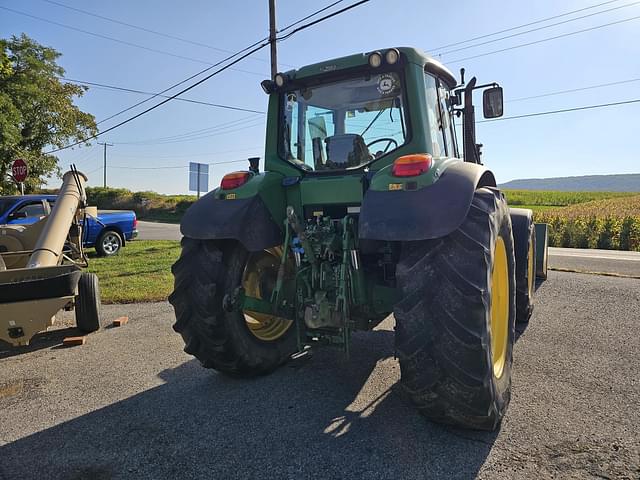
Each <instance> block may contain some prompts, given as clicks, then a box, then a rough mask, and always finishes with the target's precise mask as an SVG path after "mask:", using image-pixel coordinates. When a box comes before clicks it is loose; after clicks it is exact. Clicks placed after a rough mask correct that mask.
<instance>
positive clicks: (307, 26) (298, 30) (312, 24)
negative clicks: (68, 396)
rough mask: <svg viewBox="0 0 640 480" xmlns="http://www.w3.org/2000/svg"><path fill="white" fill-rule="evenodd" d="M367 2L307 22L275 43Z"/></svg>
mask: <svg viewBox="0 0 640 480" xmlns="http://www.w3.org/2000/svg"><path fill="white" fill-rule="evenodd" d="M368 1H369V0H360V1H359V2H356V3H352V4H351V5H349V6H348V7H344V8H342V9H340V10H337V11H335V12H333V13H330V14H329V15H325V16H324V17H321V18H319V19H317V20H314V21H313V22H309V23H306V24H304V25H302V26H301V27H298V28H295V29H293V30H292V31H291V32H289V33H287V34H286V35H284V36H281V37H278V38H277V39H276V40H277V41H282V40H286V39H287V38H289V37H290V36H292V35H295V34H296V33H298V32H301V31H302V30H305V29H307V28H309V27H313V26H314V25H316V24H318V23H320V22H323V21H325V20H327V19H329V18H331V17H335V16H336V15H340V14H341V13H344V12H346V11H347V10H351V9H352V8H355V7H357V6H359V5H362V4H363V3H367V2H368ZM337 3H340V2H337ZM323 10H324V9H323ZM310 16H313V15H310ZM292 25H293V24H292ZM292 25H289V26H288V27H286V28H284V29H283V31H284V30H288V29H289V28H290V27H291V26H292Z"/></svg>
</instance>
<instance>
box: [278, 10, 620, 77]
mask: <svg viewBox="0 0 640 480" xmlns="http://www.w3.org/2000/svg"><path fill="white" fill-rule="evenodd" d="M615 1H619V0H615ZM342 2H344V0H338V1H337V2H333V3H331V4H329V5H327V6H326V7H323V8H321V9H320V10H316V11H315V12H313V13H311V14H309V15H307V16H306V17H302V18H301V19H300V20H296V21H295V22H293V23H291V24H289V25H287V26H286V27H284V28H283V29H280V30H278V33H283V32H286V31H287V30H289V29H291V28H293V27H295V26H296V25H299V24H301V23H302V22H304V21H305V20H309V19H310V18H311V17H315V16H316V15H320V14H321V13H322V12H326V11H327V10H329V9H330V8H332V7H335V6H336V5H338V4H339V3H342ZM282 65H286V66H288V67H292V66H293V65H287V64H286V63H283V64H282Z"/></svg>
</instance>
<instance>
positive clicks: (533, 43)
mask: <svg viewBox="0 0 640 480" xmlns="http://www.w3.org/2000/svg"><path fill="white" fill-rule="evenodd" d="M638 18H640V15H638V16H635V17H630V18H625V19H622V20H617V21H615V22H610V23H604V24H601V25H596V26H594V27H589V28H584V29H582V30H576V31H574V32H569V33H563V34H561V35H556V36H553V37H547V38H542V39H540V40H535V41H533V42H527V43H521V44H519V45H513V46H511V47H506V48H501V49H500V50H493V51H491V52H485V53H480V54H478V55H472V56H470V57H465V58H458V59H456V60H451V61H449V62H447V63H460V62H464V61H466V60H472V59H474V58H480V57H486V56H487V55H493V54H495V53H502V52H506V51H508V50H514V49H516V48H522V47H528V46H531V45H536V44H538V43H544V42H549V41H551V40H557V39H559V38H565V37H570V36H572V35H577V34H579V33H585V32H590V31H592V30H598V29H600V28H604V27H610V26H612V25H618V24H620V23H625V22H630V21H631V20H637V19H638Z"/></svg>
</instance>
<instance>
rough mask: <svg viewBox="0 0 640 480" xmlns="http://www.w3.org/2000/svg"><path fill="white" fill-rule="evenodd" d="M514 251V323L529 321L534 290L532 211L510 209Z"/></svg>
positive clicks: (534, 249)
mask: <svg viewBox="0 0 640 480" xmlns="http://www.w3.org/2000/svg"><path fill="white" fill-rule="evenodd" d="M511 224H512V227H513V242H514V252H515V256H516V323H520V324H525V323H528V322H529V318H531V314H532V313H533V306H534V296H535V290H536V231H535V225H534V223H533V212H532V211H531V210H525V209H520V208H512V209H511Z"/></svg>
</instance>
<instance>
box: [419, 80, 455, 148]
mask: <svg viewBox="0 0 640 480" xmlns="http://www.w3.org/2000/svg"><path fill="white" fill-rule="evenodd" d="M425 87H426V92H425V93H426V99H427V121H428V122H429V130H430V136H431V153H432V154H433V156H434V157H444V156H447V154H448V153H447V148H446V144H445V141H444V130H443V125H442V117H441V115H440V102H439V100H438V84H437V81H436V79H435V77H432V76H431V75H429V74H425ZM449 155H450V154H449Z"/></svg>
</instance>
